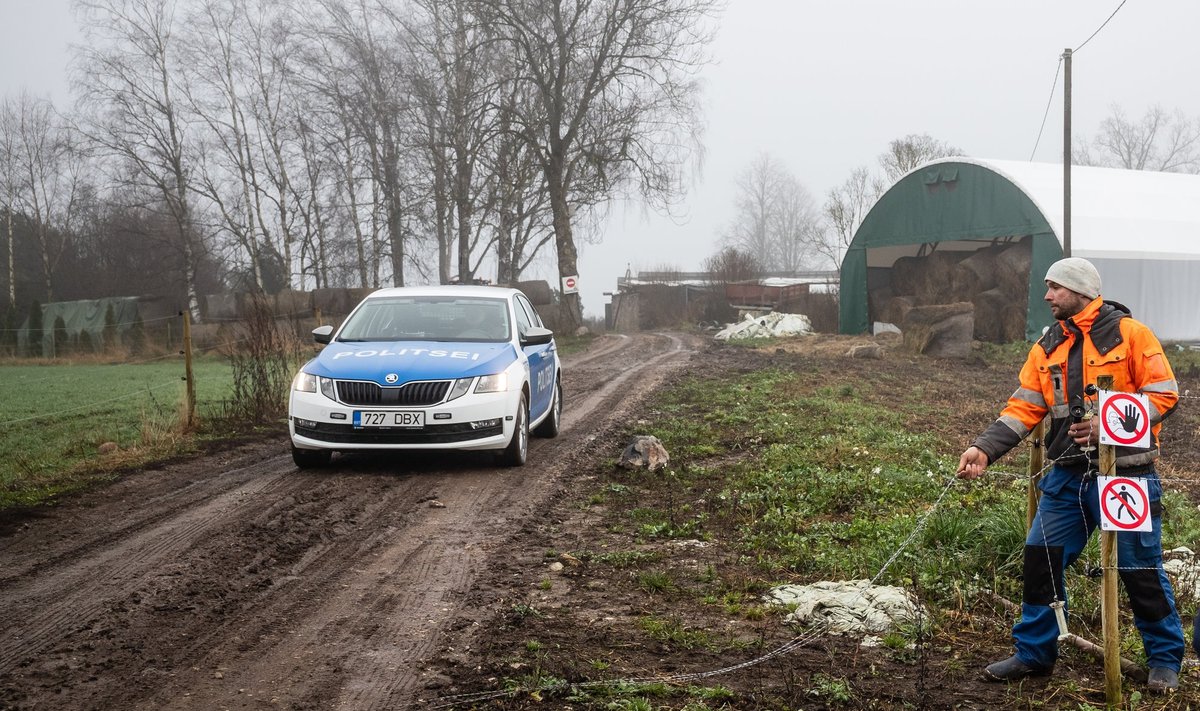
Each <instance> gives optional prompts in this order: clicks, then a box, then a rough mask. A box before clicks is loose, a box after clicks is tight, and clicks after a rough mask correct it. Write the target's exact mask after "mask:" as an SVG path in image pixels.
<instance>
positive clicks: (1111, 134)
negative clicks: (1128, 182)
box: [1074, 104, 1200, 173]
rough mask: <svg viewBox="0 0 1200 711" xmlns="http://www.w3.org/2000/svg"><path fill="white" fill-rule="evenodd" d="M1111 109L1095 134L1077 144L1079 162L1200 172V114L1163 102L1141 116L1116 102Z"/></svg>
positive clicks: (1076, 155) (1140, 168)
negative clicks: (1129, 114) (1169, 108)
mask: <svg viewBox="0 0 1200 711" xmlns="http://www.w3.org/2000/svg"><path fill="white" fill-rule="evenodd" d="M1110 111H1111V112H1110V113H1109V115H1108V117H1107V118H1105V119H1104V121H1102V122H1101V124H1100V131H1099V133H1097V135H1096V136H1095V137H1094V138H1092V139H1091V140H1087V139H1084V140H1082V141H1081V142H1080V143H1078V144H1076V147H1075V157H1074V160H1075V162H1076V163H1078V164H1080V165H1099V166H1106V167H1111V168H1127V169H1130V170H1157V171H1164V172H1174V173H1197V172H1200V118H1195V119H1193V118H1189V117H1188V116H1187V115H1186V114H1184V113H1183V112H1182V111H1180V110H1176V111H1175V112H1174V113H1167V111H1166V110H1165V109H1163V108H1162V107H1161V106H1152V107H1150V108H1149V109H1147V110H1146V113H1145V115H1143V116H1142V118H1141V119H1139V120H1132V119H1129V118H1127V117H1126V116H1125V112H1124V111H1123V110H1122V109H1121V107H1120V106H1117V105H1115V104H1114V105H1113V106H1112V107H1111V110H1110Z"/></svg>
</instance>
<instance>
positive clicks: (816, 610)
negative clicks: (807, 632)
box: [763, 580, 923, 634]
mask: <svg viewBox="0 0 1200 711" xmlns="http://www.w3.org/2000/svg"><path fill="white" fill-rule="evenodd" d="M763 600H764V601H765V602H767V603H768V604H775V605H785V606H786V605H795V606H796V611H795V612H793V613H792V614H790V615H788V616H787V617H786V618H784V619H785V620H786V621H787V622H794V623H796V624H800V625H821V626H826V625H827V626H828V628H829V631H830V632H832V633H835V634H840V633H852V634H882V633H884V632H887V631H889V630H892V629H895V628H896V626H897V625H899V624H901V623H905V622H911V621H914V620H916V619H917V617H918V616H920V615H922V614H923V611H922V610H921V608H920V606H919V605H917V603H915V602H914V601H913V600H912V598H910V597H909V595H908V593H907V592H905V590H904V589H903V588H897V587H892V586H888V585H871V582H870V581H869V580H849V581H842V582H819V583H814V584H812V585H781V586H779V587H776V588H772V589H771V590H770V591H769V592H768V593H767V594H766V595H765V596H764V598H763Z"/></svg>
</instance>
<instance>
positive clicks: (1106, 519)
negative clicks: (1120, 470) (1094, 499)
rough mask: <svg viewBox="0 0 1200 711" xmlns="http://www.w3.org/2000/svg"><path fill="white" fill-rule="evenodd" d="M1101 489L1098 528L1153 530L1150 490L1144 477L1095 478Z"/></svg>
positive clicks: (1109, 529)
mask: <svg viewBox="0 0 1200 711" xmlns="http://www.w3.org/2000/svg"><path fill="white" fill-rule="evenodd" d="M1096 482H1097V483H1099V486H1097V487H1096V489H1097V490H1098V491H1099V492H1100V530H1101V531H1153V530H1154V519H1153V518H1151V517H1150V493H1149V491H1150V490H1149V487H1147V485H1146V480H1145V479H1142V478H1138V477H1126V476H1101V477H1096Z"/></svg>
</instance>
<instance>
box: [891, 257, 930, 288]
mask: <svg viewBox="0 0 1200 711" xmlns="http://www.w3.org/2000/svg"><path fill="white" fill-rule="evenodd" d="M924 278H925V265H924V264H923V263H922V262H921V258H920V257H900V258H899V259H897V260H896V261H895V263H894V264H892V293H893V294H895V295H897V296H907V295H909V294H916V293H919V292H920V289H921V284H922V283H923V280H924Z"/></svg>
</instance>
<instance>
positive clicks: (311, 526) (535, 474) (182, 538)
mask: <svg viewBox="0 0 1200 711" xmlns="http://www.w3.org/2000/svg"><path fill="white" fill-rule="evenodd" d="M698 345H699V344H698V339H693V338H692V337H687V336H666V335H652V334H640V335H637V336H631V337H624V336H606V337H603V338H601V339H597V341H595V342H594V343H593V344H592V346H591V347H590V348H589V350H588V351H586V352H584V353H581V354H578V355H576V356H575V357H573V358H569V359H567V360H566V365H565V369H564V387H565V390H566V398H565V411H564V415H563V428H562V433H561V434H560V435H559V437H558V438H556V439H552V440H539V439H534V440H532V441H531V447H530V457H529V464H528V465H526V466H525V467H523V468H519V469H497V468H495V467H494V466H493V465H492V463H491V460H490V458H489V457H486V456H482V455H455V456H452V457H446V456H425V457H420V458H409V457H406V458H404V459H403V461H401V460H400V458H398V457H390V458H389V457H365V456H361V457H358V456H351V457H343V458H340V459H335V462H337V467H336V469H334V470H332V471H316V472H312V473H309V472H304V473H301V472H299V471H298V470H297V469H296V468H295V467H294V466H293V464H292V461H291V457H290V454H289V453H288V450H287V444H286V439H285V438H284V437H279V438H273V439H271V440H268V441H264V442H258V443H254V444H250V445H244V446H241V447H238V448H236V449H233V450H229V451H224V452H221V453H219V454H214V455H210V456H206V457H202V458H198V459H192V460H188V461H184V462H180V463H175V464H171V465H168V466H164V467H161V468H159V469H154V470H148V471H144V472H139V473H137V474H134V475H130V476H127V477H125V478H124V479H122V480H121V481H120V482H118V483H116V484H114V485H112V486H110V487H107V488H105V489H103V490H100V491H97V492H92V493H89V494H85V495H83V496H80V497H79V498H78V500H76V501H73V502H70V503H68V504H64V505H62V506H59V507H57V508H55V509H53V510H48V511H45V512H43V514H42V515H41V516H39V517H25V518H23V519H20V520H12V519H11V517H10V518H9V519H0V708H4V709H9V708H12V709H42V708H47V709H50V708H52V709H221V708H291V709H307V708H312V709H355V710H360V709H404V708H409V707H411V706H412V705H413V704H414V700H415V699H416V698H417V695H418V693H419V692H420V690H421V689H422V688H423V687H424V685H425V683H426V678H425V675H426V674H427V673H430V672H428V671H427V669H426V666H427V665H426V664H425V662H426V661H427V660H429V659H431V658H433V657H434V656H435V655H436V654H437V653H438V652H439V650H440V645H441V644H442V642H443V636H444V634H445V633H446V632H447V631H448V626H449V625H450V624H451V623H452V622H454V621H457V622H456V624H459V625H461V624H463V622H462V621H463V620H464V619H467V620H469V619H470V618H471V611H470V610H469V609H464V607H465V606H464V604H463V601H464V599H465V591H467V590H468V589H469V588H470V585H471V583H472V581H473V580H474V579H475V578H476V577H477V576H478V575H480V574H481V573H482V572H483V571H486V570H488V569H489V567H490V566H492V565H493V564H494V561H496V560H498V559H499V558H500V557H503V556H504V554H505V551H504V550H502V549H501V548H502V544H503V541H504V540H505V538H506V536H507V534H509V533H510V532H512V531H514V530H519V529H521V527H523V526H528V525H531V522H532V521H534V520H536V518H537V517H538V516H539V515H540V513H541V512H542V506H543V503H544V502H545V501H546V500H547V499H548V497H550V496H551V495H553V494H554V493H555V492H557V491H559V490H560V489H561V488H562V487H570V486H571V475H572V470H573V465H574V464H575V463H577V462H580V461H583V460H584V459H586V458H592V457H597V456H600V457H608V456H614V455H615V453H613V452H597V451H593V450H594V449H596V447H594V446H593V442H594V441H595V439H596V438H597V436H598V435H599V434H600V433H603V432H605V431H607V430H608V429H610V428H611V427H613V426H614V425H616V424H617V423H619V422H620V421H621V420H622V417H623V415H625V414H627V413H628V412H629V411H630V408H631V407H633V406H634V405H635V403H636V402H637V401H638V400H639V398H641V397H643V396H645V395H646V394H648V393H650V392H652V391H653V389H654V388H655V386H656V385H657V384H658V383H660V382H661V380H662V379H663V378H664V377H666V376H667V375H668V374H669V373H670V372H671V371H672V370H673V369H674V368H676V367H677V366H679V365H680V364H682V363H684V362H686V361H687V359H689V358H690V357H691V355H692V354H693V352H694V349H695V348H697V347H698Z"/></svg>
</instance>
